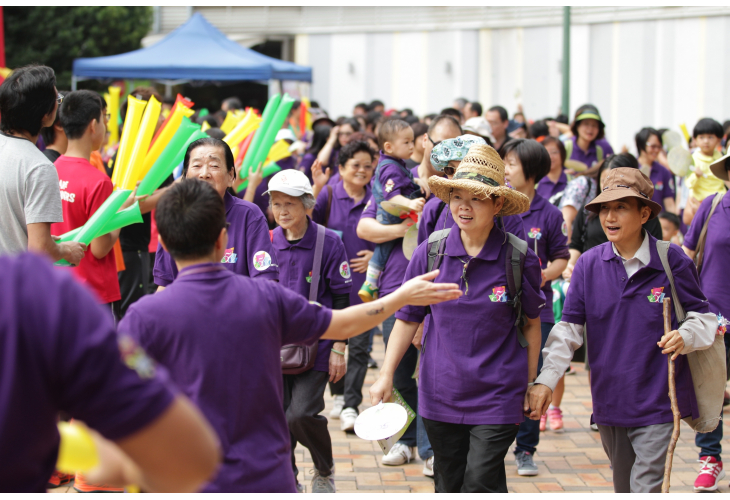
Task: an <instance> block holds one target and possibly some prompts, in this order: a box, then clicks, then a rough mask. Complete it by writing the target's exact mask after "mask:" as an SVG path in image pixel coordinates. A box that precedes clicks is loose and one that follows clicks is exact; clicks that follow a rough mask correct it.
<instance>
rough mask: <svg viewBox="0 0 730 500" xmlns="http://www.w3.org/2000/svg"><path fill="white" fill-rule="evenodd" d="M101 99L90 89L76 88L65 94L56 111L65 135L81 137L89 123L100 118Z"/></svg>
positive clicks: (74, 137)
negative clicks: (59, 116) (59, 107)
mask: <svg viewBox="0 0 730 500" xmlns="http://www.w3.org/2000/svg"><path fill="white" fill-rule="evenodd" d="M102 101H103V100H102V98H101V97H100V96H99V94H97V93H96V92H92V91H90V90H77V91H75V92H70V93H69V94H68V95H67V96H65V97H64V98H63V103H61V109H59V110H58V111H59V114H60V115H61V126H62V127H63V131H64V132H65V133H66V137H68V138H69V139H81V137H83V135H84V132H86V128H87V127H88V126H89V123H91V122H92V121H93V120H100V119H101V110H102V109H104V108H103V105H102Z"/></svg>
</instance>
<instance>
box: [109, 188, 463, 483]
mask: <svg viewBox="0 0 730 500" xmlns="http://www.w3.org/2000/svg"><path fill="white" fill-rule="evenodd" d="M157 221H158V222H157V225H158V230H159V233H160V240H161V245H162V246H163V247H164V248H165V249H166V250H167V251H168V252H170V255H172V257H173V258H174V259H175V262H176V265H177V267H178V269H179V270H180V275H179V276H178V279H176V280H175V281H174V282H173V283H172V284H171V285H170V286H169V287H167V288H165V289H164V290H163V291H161V292H158V293H156V294H154V295H148V296H147V297H145V298H144V299H142V300H140V301H139V302H137V303H136V304H135V305H134V306H133V307H132V308H130V310H129V312H128V313H127V316H125V318H124V321H123V322H121V323H120V325H119V331H120V332H121V333H125V334H129V335H130V336H132V337H133V338H135V339H137V341H138V342H139V344H140V345H142V346H143V347H144V348H145V349H146V350H147V352H149V353H150V355H151V356H152V357H153V358H155V359H156V360H157V361H158V362H160V363H161V364H162V365H164V366H165V367H167V369H168V370H169V372H170V376H171V378H172V379H173V381H175V382H176V383H177V385H178V386H179V387H180V389H181V391H182V392H183V393H184V394H186V395H188V396H189V397H190V398H191V399H192V400H193V401H194V402H195V403H196V404H197V405H198V406H199V407H200V408H201V410H202V412H203V414H204V415H206V417H207V418H208V419H209V421H210V422H211V423H212V425H213V427H214V428H215V430H216V431H217V433H218V436H219V438H220V440H221V446H222V448H223V455H224V460H223V465H222V467H221V468H220V470H219V473H218V475H217V477H216V478H215V479H214V480H213V481H212V482H211V483H209V484H208V485H207V486H206V488H205V490H204V491H209V492H214V491H220V492H290V493H293V492H295V491H296V482H295V478H294V474H293V472H292V467H291V465H292V464H291V448H290V447H291V444H290V441H289V429H288V426H287V419H286V416H285V414H284V408H283V405H282V402H283V401H284V390H283V384H282V376H281V358H280V355H281V354H280V350H281V347H282V345H284V344H292V343H307V342H311V341H312V340H315V339H317V338H318V337H325V338H327V339H330V340H344V339H347V338H350V337H353V336H355V335H357V334H359V333H361V329H362V328H372V327H374V326H375V325H376V324H377V323H379V322H380V321H382V318H384V317H387V316H388V315H390V314H392V313H393V311H394V310H395V309H397V308H398V307H402V306H403V305H404V304H405V303H409V302H410V303H416V304H425V303H431V302H435V301H441V300H452V299H454V298H456V297H458V296H459V295H460V292H459V291H458V290H456V288H457V287H456V285H447V284H439V285H436V284H433V283H427V282H426V281H425V280H424V279H421V278H419V279H417V280H415V281H411V282H409V283H406V284H404V285H403V287H401V289H400V290H398V291H396V292H395V293H393V294H392V296H391V297H389V298H388V299H385V300H378V301H376V302H373V303H371V304H361V305H359V306H354V307H350V308H347V309H345V310H343V311H331V310H330V309H327V308H326V307H322V306H320V305H319V304H312V303H310V302H309V301H308V300H307V299H306V298H305V297H303V296H302V295H300V294H298V293H296V292H294V291H290V290H287V289H286V288H284V287H283V286H281V285H279V284H278V283H274V282H271V281H269V280H255V279H250V278H248V277H245V276H241V275H239V274H234V273H231V272H229V271H228V270H226V268H225V267H224V266H223V265H222V264H220V261H221V259H222V257H223V256H224V255H225V252H226V248H227V245H228V241H227V239H228V232H227V229H226V225H227V224H226V217H225V206H224V204H223V201H222V200H221V198H220V196H219V195H218V194H216V192H215V190H213V189H212V188H210V187H209V186H207V185H206V184H205V183H201V182H199V181H195V180H191V181H187V182H183V183H179V184H176V185H174V186H173V187H172V188H171V189H170V190H169V191H168V192H167V193H165V195H164V196H163V197H162V199H161V200H160V203H159V205H158V208H157ZM434 276H435V275H429V276H427V277H426V278H428V279H433V277H434Z"/></svg>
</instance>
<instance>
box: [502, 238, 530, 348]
mask: <svg viewBox="0 0 730 500" xmlns="http://www.w3.org/2000/svg"><path fill="white" fill-rule="evenodd" d="M506 234H507V239H508V245H509V246H508V247H507V258H506V259H505V266H506V271H507V288H509V293H510V296H511V297H512V299H511V300H510V301H509V302H511V303H512V307H513V308H514V310H515V314H516V316H517V319H516V320H515V326H516V327H517V340H518V341H519V342H520V346H522V347H523V348H524V347H527V345H528V343H527V339H526V338H525V336H524V335H523V334H522V327H523V326H524V324H525V321H524V316H523V314H522V271H523V270H524V268H525V256H526V255H527V242H526V241H524V240H522V239H520V238H518V237H517V236H515V235H514V234H512V233H506Z"/></svg>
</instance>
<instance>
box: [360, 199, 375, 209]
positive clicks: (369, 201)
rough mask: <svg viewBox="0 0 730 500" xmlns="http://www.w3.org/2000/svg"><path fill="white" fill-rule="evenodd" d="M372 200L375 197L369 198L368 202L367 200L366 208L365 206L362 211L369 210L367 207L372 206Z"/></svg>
mask: <svg viewBox="0 0 730 500" xmlns="http://www.w3.org/2000/svg"><path fill="white" fill-rule="evenodd" d="M372 201H373V199H372V198H370V199H369V200H368V202H367V203H366V204H365V208H363V209H362V211H363V212H364V211H365V210H367V208H368V207H369V206H370V203H372Z"/></svg>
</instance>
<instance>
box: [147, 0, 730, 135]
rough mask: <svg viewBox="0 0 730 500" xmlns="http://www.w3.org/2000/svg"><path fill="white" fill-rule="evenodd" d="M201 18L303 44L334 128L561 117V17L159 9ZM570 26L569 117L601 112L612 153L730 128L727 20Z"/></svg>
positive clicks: (635, 19) (531, 10)
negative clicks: (707, 122) (368, 109)
mask: <svg viewBox="0 0 730 500" xmlns="http://www.w3.org/2000/svg"><path fill="white" fill-rule="evenodd" d="M168 9H171V10H170V11H169V15H168V13H167V10H168ZM193 10H194V11H199V12H201V13H203V14H204V15H205V16H206V17H207V18H208V19H209V20H210V21H211V22H213V24H215V25H216V26H218V27H219V28H220V29H222V30H223V31H224V32H226V33H227V34H229V35H230V36H232V37H234V38H236V37H237V36H242V35H245V36H254V35H257V36H260V35H261V34H269V35H277V36H281V35H290V36H293V37H295V50H294V59H295V61H296V62H298V63H301V64H308V65H310V66H312V68H313V75H314V76H313V79H314V80H313V82H312V85H311V88H310V89H309V93H310V96H311V98H312V99H314V100H317V101H319V103H320V104H321V105H322V106H323V107H324V108H325V109H327V110H328V111H329V113H330V114H331V115H334V116H339V115H347V114H349V113H351V110H352V107H353V105H354V104H355V103H357V102H360V101H366V102H367V101H370V100H372V99H376V98H377V99H381V100H383V101H384V102H385V103H386V106H387V107H393V108H397V109H402V108H405V107H409V108H412V109H413V110H414V111H415V112H416V113H417V114H420V115H423V114H427V113H432V112H437V111H439V110H440V109H441V108H444V107H447V106H450V105H451V103H452V102H453V100H454V98H456V97H466V98H468V99H477V100H479V101H480V102H481V103H482V105H483V106H485V107H488V106H489V105H492V104H501V105H503V106H504V107H505V108H507V109H508V110H509V111H510V113H512V112H514V111H515V110H516V108H517V106H518V104H521V105H522V107H523V108H524V111H525V113H526V115H527V116H528V118H533V119H539V118H542V117H545V116H554V115H555V114H556V113H557V112H558V108H559V107H560V101H561V81H562V80H561V58H562V26H561V23H562V10H561V8H559V7H520V8H517V7H419V8H418V9H415V8H412V7H380V8H376V7H193V8H192V9H190V8H177V7H161V23H160V26H161V30H162V32H163V34H164V32H165V31H166V30H171V29H173V28H174V27H175V26H176V25H177V24H179V23H180V22H182V21H181V19H184V15H186V14H187V13H189V12H191V11H193ZM405 19H407V21H404V20H405ZM572 22H573V24H572V28H571V42H572V43H571V72H570V82H571V100H570V109H571V111H572V110H574V109H575V108H576V107H577V106H579V105H580V104H583V103H586V102H590V103H593V104H595V105H596V106H598V108H599V109H600V110H601V113H602V115H603V119H604V121H605V122H606V124H607V129H606V133H607V136H608V139H609V140H610V141H611V143H612V144H613V145H614V147H616V148H620V147H621V145H623V144H626V145H627V146H629V148H630V149H633V136H634V134H635V133H636V132H637V131H638V130H639V129H640V128H641V127H643V126H649V125H650V126H655V127H670V128H674V129H678V127H679V124H680V123H686V124H687V127H688V128H689V129H690V130H691V129H692V127H693V126H694V123H695V122H696V121H697V120H698V119H699V118H701V117H703V116H711V117H713V118H715V119H717V120H718V121H723V120H724V119H726V118H730V96H728V97H725V93H724V92H723V90H724V89H727V88H730V65H728V64H725V61H726V59H727V58H728V57H729V56H730V51H729V49H727V48H726V47H728V42H729V41H730V39H729V38H730V8H727V7H576V8H573V15H572ZM175 23H177V24H175Z"/></svg>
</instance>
